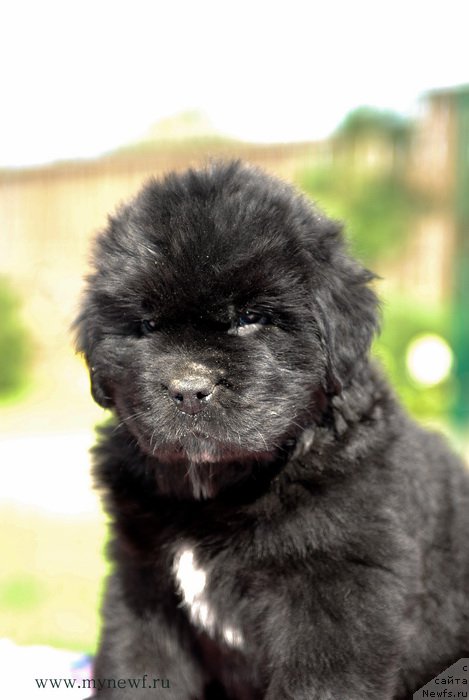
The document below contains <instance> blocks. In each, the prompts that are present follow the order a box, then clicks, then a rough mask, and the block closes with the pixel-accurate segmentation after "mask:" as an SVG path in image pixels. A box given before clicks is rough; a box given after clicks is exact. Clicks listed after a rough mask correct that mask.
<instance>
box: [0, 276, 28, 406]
mask: <svg viewBox="0 0 469 700" xmlns="http://www.w3.org/2000/svg"><path fill="white" fill-rule="evenodd" d="M31 360H32V343H31V338H30V337H29V333H28V332H27V330H26V328H25V327H24V325H23V323H22V322H21V317H20V300H19V296H18V295H17V294H16V293H15V291H14V289H13V287H12V285H11V283H10V282H9V281H8V280H7V279H6V278H5V277H0V398H4V397H10V396H12V395H14V394H16V393H17V392H19V391H20V390H22V389H24V387H25V386H26V384H27V380H28V378H29V370H30V366H31Z"/></svg>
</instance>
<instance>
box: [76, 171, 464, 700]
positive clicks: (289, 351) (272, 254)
mask: <svg viewBox="0 0 469 700" xmlns="http://www.w3.org/2000/svg"><path fill="white" fill-rule="evenodd" d="M371 280H372V275H371V274H370V273H369V272H368V271H366V270H364V269H363V268H362V267H360V266H359V265H358V263H356V262H355V261H354V260H352V259H351V258H350V257H349V256H348V254H347V251H346V249H345V247H344V243H343V239H342V234H341V229H340V226H338V225H337V224H336V223H335V222H332V221H330V220H329V219H327V218H325V217H324V216H323V215H322V214H320V213H318V212H317V211H316V210H314V209H313V208H312V207H311V205H310V203H309V202H308V201H307V200H306V199H305V198H303V197H302V196H300V195H299V194H297V193H295V192H294V191H293V190H292V189H291V188H290V187H289V186H287V185H284V184H282V183H280V182H279V181H277V180H275V179H273V178H270V177H269V176H267V175H265V174H262V173H260V172H258V171H256V170H254V169H252V168H248V167H246V166H243V165H241V164H239V163H229V164H226V165H223V164H221V165H220V164H219V165H216V166H214V167H210V168H207V169H205V170H201V171H192V170H191V171H188V172H186V173H184V174H182V175H170V176H168V177H166V178H165V179H164V180H163V181H161V182H157V181H151V182H150V183H149V184H148V185H147V186H146V187H145V188H144V189H143V190H142V192H141V193H140V194H139V195H138V196H137V197H136V199H135V200H134V201H132V202H131V203H130V204H129V205H128V206H124V207H122V208H121V209H120V211H119V212H118V213H117V215H116V216H115V217H113V218H111V219H110V222H109V226H108V228H107V230H106V231H105V232H103V233H102V234H101V235H100V236H99V238H98V240H97V243H96V247H95V251H94V272H93V274H92V275H91V276H90V278H89V280H88V287H87V291H86V294H85V299H84V304H83V307H82V312H81V314H80V317H79V319H78V322H77V324H78V335H79V341H78V347H79V350H80V351H81V352H83V353H84V354H85V356H86V359H87V361H88V364H89V367H90V373H91V379H92V391H93V395H94V397H95V399H96V401H97V402H98V403H100V404H101V405H103V406H106V407H109V408H112V409H113V411H114V414H115V420H114V421H113V422H112V423H111V424H110V425H109V426H108V427H106V428H105V430H104V431H103V435H102V439H101V441H100V443H99V445H98V447H97V448H96V450H95V476H96V479H97V482H98V484H99V486H100V487H102V489H103V490H104V493H105V501H106V505H107V509H108V511H109V513H110V516H111V522H112V533H113V537H112V542H111V545H110V555H111V558H112V560H113V563H114V564H113V573H112V574H111V576H110V578H109V581H108V586H107V593H106V596H105V602H104V606H103V613H104V626H103V630H102V637H101V643H100V649H99V653H98V656H97V661H96V667H95V681H96V687H97V689H98V693H99V697H102V698H103V699H104V698H106V699H108V698H109V699H111V698H112V700H114V698H121V699H125V700H127V699H130V698H137V697H141V698H145V699H146V698H154V697H162V698H163V697H164V698H166V699H167V700H170V699H171V700H209V699H210V700H222V699H225V698H226V699H229V700H257V699H261V698H263V699H265V700H344V699H347V700H378V699H379V700H391V699H401V700H403V699H407V698H411V697H412V692H413V691H415V690H416V689H417V688H419V687H420V686H422V685H423V684H424V683H425V682H427V681H428V680H429V679H431V678H432V677H433V676H435V675H436V674H437V673H438V672H440V671H441V670H442V669H444V668H446V667H447V666H449V665H450V664H452V663H453V662H454V661H456V660H458V659H459V658H461V657H463V656H469V546H468V542H467V533H468V532H469V478H468V474H467V473H466V471H465V470H464V467H463V465H462V464H461V463H460V462H459V461H458V459H457V458H456V457H455V456H453V455H452V454H451V452H450V451H449V450H448V449H447V447H446V446H445V444H444V443H443V442H442V440H441V439H440V438H439V437H437V436H435V435H432V434H429V433H427V432H424V431H423V430H421V429H420V428H419V427H418V426H416V425H415V424H414V423H413V422H412V421H411V420H409V418H408V417H407V416H406V415H405V414H404V412H403V411H402V409H401V408H400V407H399V405H398V404H397V402H396V400H395V398H394V396H393V394H392V392H391V391H390V389H389V388H388V386H387V384H386V382H385V381H384V380H383V379H382V377H381V376H380V374H379V372H378V371H377V369H376V368H375V367H374V366H373V364H372V363H371V361H370V359H369V357H368V350H369V346H370V342H371V340H372V336H373V333H374V331H375V330H376V326H377V304H376V297H375V295H374V293H373V291H372V290H371V289H370V288H369V286H368V283H369V282H370V281H371ZM144 674H148V675H147V676H145V675H144ZM129 679H130V681H129ZM139 679H140V680H139ZM156 679H159V680H156ZM137 683H138V684H139V686H140V687H139V688H138V689H136V688H135V687H132V686H136V685H137ZM113 685H116V686H117V687H116V688H114V689H113V688H112V686H113ZM144 686H151V687H144ZM168 686H169V687H168Z"/></svg>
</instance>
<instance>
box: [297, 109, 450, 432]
mask: <svg viewBox="0 0 469 700" xmlns="http://www.w3.org/2000/svg"><path fill="white" fill-rule="evenodd" d="M411 134H412V124H411V123H410V122H408V121H405V120H403V119H402V118H401V117H399V116H397V115H393V114H392V113H389V112H380V111H377V110H373V109H370V108H366V107H365V108H359V109H358V110H355V111H354V112H352V113H351V114H349V115H348V116H347V117H346V118H345V120H344V121H343V123H342V124H341V126H340V127H339V129H338V130H337V132H336V133H335V134H334V136H333V137H332V139H331V142H330V147H329V148H328V150H326V151H325V152H324V153H323V154H322V157H319V158H318V160H317V162H316V163H315V164H314V165H313V166H312V167H309V168H307V169H303V170H301V171H299V172H298V173H297V175H296V181H297V183H298V185H299V186H300V187H301V189H302V190H303V191H305V192H306V193H307V194H309V195H310V196H311V198H312V199H313V201H314V202H315V203H316V204H317V205H318V206H319V207H320V209H322V210H324V212H325V213H326V214H327V215H328V216H330V217H332V218H335V219H338V220H341V221H344V222H345V233H346V236H347V237H348V239H349V241H350V247H351V250H352V251H353V253H354V254H355V255H357V257H358V258H359V259H360V260H361V261H363V262H364V263H365V265H367V266H369V267H371V269H373V270H375V271H376V270H379V269H380V265H382V264H383V262H388V261H389V260H390V259H394V260H398V258H399V252H400V250H401V249H402V247H403V245H404V244H405V242H406V240H407V238H408V237H409V236H412V234H413V231H414V224H415V221H416V220H417V218H418V216H419V215H420V214H421V213H422V211H424V210H425V211H426V212H428V210H429V209H430V208H431V207H432V204H433V202H432V201H429V200H428V198H427V197H425V196H424V195H423V194H422V193H421V192H419V191H417V190H415V189H413V187H412V185H411V184H410V183H409V178H408V176H407V172H408V168H407V164H408V158H409V143H410V137H411ZM382 311H383V320H382V329H383V330H382V333H381V335H380V336H379V337H378V338H377V340H376V341H375V343H374V348H373V349H374V353H375V354H376V355H377V356H378V358H379V359H380V361H381V363H382V365H384V368H385V371H386V373H387V375H388V377H389V378H390V380H391V382H392V384H393V386H394V388H395V390H396V392H397V394H398V395H399V397H400V398H401V400H402V401H403V403H404V405H405V406H406V408H407V409H408V410H409V412H410V413H412V414H413V415H414V416H416V417H418V418H420V419H425V420H426V419H430V420H437V421H441V420H443V421H444V420H446V419H447V418H448V416H449V413H450V409H451V406H452V404H453V402H454V398H455V385H454V378H452V377H448V378H446V379H444V380H443V381H441V382H440V383H438V384H435V385H433V386H428V385H427V386H422V385H419V384H418V382H416V381H415V380H414V379H413V378H412V377H411V375H410V373H409V371H408V369H407V366H406V355H407V350H408V347H409V344H410V343H411V342H412V340H413V339H414V338H415V337H416V336H418V335H419V334H422V333H433V334H437V335H439V336H441V337H442V338H443V339H445V340H448V338H449V337H450V309H449V307H448V308H446V309H443V308H441V309H437V308H435V307H428V306H425V305H423V304H421V303H419V300H418V299H415V298H407V299H402V298H387V299H386V300H385V303H384V304H383V309H382Z"/></svg>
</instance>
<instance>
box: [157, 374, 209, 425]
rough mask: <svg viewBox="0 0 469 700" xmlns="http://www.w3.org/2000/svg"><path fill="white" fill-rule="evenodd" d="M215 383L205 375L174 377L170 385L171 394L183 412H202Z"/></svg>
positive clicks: (191, 413) (192, 413)
mask: <svg viewBox="0 0 469 700" xmlns="http://www.w3.org/2000/svg"><path fill="white" fill-rule="evenodd" d="M214 389H215V384H213V382H212V381H211V380H210V379H209V378H208V377H207V376H204V375H191V376H189V377H182V378H181V379H173V380H172V381H171V382H170V383H169V386H168V391H169V395H170V396H171V398H172V400H173V401H174V403H175V404H176V407H177V408H178V409H179V410H180V411H182V412H183V413H188V414H190V415H192V416H193V415H194V414H195V413H200V411H203V410H204V408H205V407H206V405H207V403H208V402H209V401H210V399H211V397H212V394H213V391H214Z"/></svg>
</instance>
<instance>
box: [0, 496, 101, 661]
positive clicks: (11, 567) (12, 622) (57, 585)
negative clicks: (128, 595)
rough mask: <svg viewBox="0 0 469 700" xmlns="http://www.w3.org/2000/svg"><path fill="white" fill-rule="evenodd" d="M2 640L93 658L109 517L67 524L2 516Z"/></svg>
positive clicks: (20, 514) (5, 512) (9, 512)
mask: <svg viewBox="0 0 469 700" xmlns="http://www.w3.org/2000/svg"><path fill="white" fill-rule="evenodd" d="M0 523H1V530H0V532H1V534H0V556H1V561H2V567H1V570H0V629H1V636H3V637H9V638H10V639H12V640H13V641H15V642H17V643H20V644H48V645H51V646H55V647H59V648H64V649H71V650H77V651H85V652H93V651H94V649H95V647H96V641H97V631H98V628H99V613H98V608H99V601H100V595H101V590H102V584H103V579H104V577H105V574H106V570H107V564H106V562H105V560H104V557H103V554H102V550H103V543H104V540H105V525H104V516H103V519H102V521H101V522H100V521H99V520H98V519H96V520H94V519H86V520H85V519H79V518H76V519H65V518H59V517H52V516H47V515H42V514H39V513H31V512H30V511H18V510H17V509H13V508H2V510H1V511H0Z"/></svg>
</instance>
